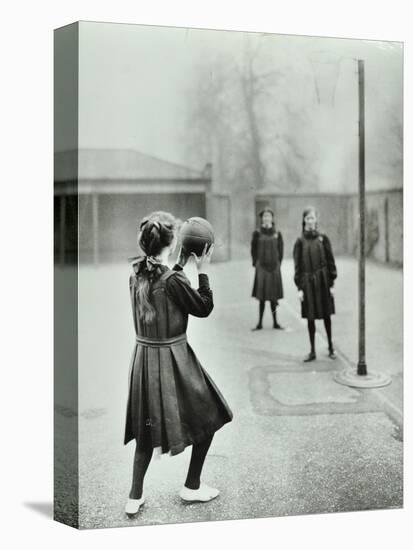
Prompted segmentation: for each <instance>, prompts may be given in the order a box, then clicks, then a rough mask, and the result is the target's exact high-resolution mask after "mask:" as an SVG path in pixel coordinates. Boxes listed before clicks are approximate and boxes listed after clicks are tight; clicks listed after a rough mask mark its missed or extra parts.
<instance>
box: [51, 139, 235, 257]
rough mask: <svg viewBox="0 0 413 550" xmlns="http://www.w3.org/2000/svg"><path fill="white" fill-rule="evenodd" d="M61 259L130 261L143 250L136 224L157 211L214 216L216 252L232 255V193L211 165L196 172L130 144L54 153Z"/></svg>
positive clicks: (56, 225)
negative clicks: (216, 187) (217, 182)
mask: <svg viewBox="0 0 413 550" xmlns="http://www.w3.org/2000/svg"><path fill="white" fill-rule="evenodd" d="M54 168H55V175H54V179H55V197H54V212H55V217H54V237H55V241H54V242H55V258H56V262H57V263H60V264H65V263H70V262H72V261H74V260H75V259H76V256H77V252H78V253H79V259H80V262H86V263H88V262H94V263H96V264H97V263H99V262H105V261H121V262H122V261H126V259H127V258H128V257H130V256H133V255H135V254H136V253H137V247H136V238H137V228H138V225H139V222H140V221H141V220H142V218H143V217H144V216H145V215H146V214H148V213H150V212H152V211H154V210H166V211H168V212H172V213H173V214H174V215H175V216H176V217H177V218H179V219H181V220H182V221H184V220H185V219H187V218H189V217H191V216H202V217H204V218H208V219H209V220H210V221H211V223H212V224H213V226H214V228H215V233H216V240H217V247H216V253H215V256H216V259H217V260H226V259H228V258H229V257H230V239H229V234H228V224H227V223H225V220H226V218H227V215H226V212H227V209H228V197H227V196H225V195H220V194H219V193H213V192H212V189H211V169H210V166H209V165H207V166H205V168H204V169H203V170H200V171H197V170H193V169H190V168H187V167H185V166H180V165H177V164H174V163H171V162H168V161H165V160H162V159H158V158H155V157H152V156H149V155H145V154H142V153H139V152H137V151H126V150H104V149H81V150H78V151H64V152H58V153H55V166H54Z"/></svg>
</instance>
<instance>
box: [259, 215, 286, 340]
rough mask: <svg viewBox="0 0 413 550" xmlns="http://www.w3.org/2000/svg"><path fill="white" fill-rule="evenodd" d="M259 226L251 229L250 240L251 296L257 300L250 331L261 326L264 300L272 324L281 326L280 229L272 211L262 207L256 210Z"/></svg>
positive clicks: (282, 246)
mask: <svg viewBox="0 0 413 550" xmlns="http://www.w3.org/2000/svg"><path fill="white" fill-rule="evenodd" d="M260 218H261V227H260V228H259V229H257V230H256V231H254V233H253V234H252V241H251V256H252V265H253V266H254V267H255V279H254V286H253V289H252V296H253V297H254V298H257V300H259V317H258V324H257V326H256V327H255V328H254V329H253V330H261V329H262V318H263V316H264V309H265V302H266V301H267V300H268V301H269V302H270V304H271V312H272V317H273V327H274V328H275V329H282V327H281V326H280V325H279V324H278V321H277V306H278V300H280V299H281V298H283V296H284V294H283V284H282V279H281V262H282V259H283V254H284V243H283V238H282V235H281V233H280V231H277V230H276V228H275V223H274V212H273V211H272V210H271V209H270V208H265V209H264V210H263V211H262V212H260Z"/></svg>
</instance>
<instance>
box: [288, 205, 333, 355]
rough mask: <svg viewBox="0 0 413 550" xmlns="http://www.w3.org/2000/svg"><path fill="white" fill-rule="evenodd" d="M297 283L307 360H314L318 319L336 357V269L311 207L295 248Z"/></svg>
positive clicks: (328, 245)
mask: <svg viewBox="0 0 413 550" xmlns="http://www.w3.org/2000/svg"><path fill="white" fill-rule="evenodd" d="M293 255H294V266H295V274H294V282H295V284H296V286H297V288H298V295H299V298H300V300H301V316H302V317H303V318H304V319H307V323H308V334H309V337H310V344H311V351H310V353H309V354H308V355H307V356H306V357H305V359H304V361H305V362H308V361H314V359H316V352H315V320H316V319H323V320H324V326H325V329H326V333H327V338H328V355H329V357H330V358H331V359H335V358H336V354H335V351H334V346H333V341H332V334H331V315H332V314H334V313H335V305H334V292H333V286H334V281H335V279H336V277H337V269H336V264H335V261H334V255H333V249H332V247H331V243H330V240H329V238H328V237H327V235H324V234H322V233H319V232H318V231H317V212H316V210H315V208H314V207H312V206H309V207H307V208H306V209H305V210H304V212H303V221H302V234H301V237H299V238H298V239H297V241H296V243H295V245H294V252H293Z"/></svg>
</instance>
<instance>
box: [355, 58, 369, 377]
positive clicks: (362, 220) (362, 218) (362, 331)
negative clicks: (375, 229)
mask: <svg viewBox="0 0 413 550" xmlns="http://www.w3.org/2000/svg"><path fill="white" fill-rule="evenodd" d="M357 63H358V99H359V236H360V243H359V360H358V363H357V374H359V375H366V374H367V365H366V200H365V180H366V163H365V131H364V61H363V60H361V59H359V60H358V61H357Z"/></svg>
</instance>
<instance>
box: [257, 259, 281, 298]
mask: <svg viewBox="0 0 413 550" xmlns="http://www.w3.org/2000/svg"><path fill="white" fill-rule="evenodd" d="M252 296H253V297H254V298H257V300H261V301H263V300H264V301H265V300H270V301H274V302H277V301H278V300H281V298H283V297H284V292H283V283H282V278H281V270H280V267H279V266H278V267H277V268H276V269H274V270H272V271H267V270H266V269H264V268H263V267H261V266H260V265H259V264H257V266H256V268H255V278H254V286H253V288H252Z"/></svg>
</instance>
